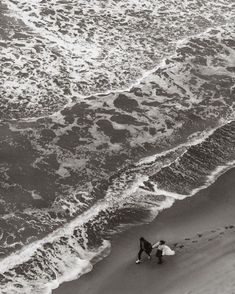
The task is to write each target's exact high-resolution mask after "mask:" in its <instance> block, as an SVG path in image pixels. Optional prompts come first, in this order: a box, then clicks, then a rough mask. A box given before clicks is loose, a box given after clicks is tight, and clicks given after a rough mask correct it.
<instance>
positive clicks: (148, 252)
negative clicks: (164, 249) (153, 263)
mask: <svg viewBox="0 0 235 294" xmlns="http://www.w3.org/2000/svg"><path fill="white" fill-rule="evenodd" d="M145 253H146V254H147V255H148V259H151V251H149V250H148V251H145Z"/></svg>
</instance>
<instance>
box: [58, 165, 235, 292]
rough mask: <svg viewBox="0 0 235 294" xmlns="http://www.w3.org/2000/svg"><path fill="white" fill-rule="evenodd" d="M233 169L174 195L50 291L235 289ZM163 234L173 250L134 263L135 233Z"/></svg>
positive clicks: (151, 237) (151, 238) (150, 237)
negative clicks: (192, 191) (84, 270)
mask: <svg viewBox="0 0 235 294" xmlns="http://www.w3.org/2000/svg"><path fill="white" fill-rule="evenodd" d="M234 177H235V169H231V170H229V171H227V172H226V173H225V174H223V175H222V176H220V177H219V178H218V179H217V180H216V182H215V183H214V184H212V185H211V186H210V187H208V188H206V189H204V190H201V191H200V192H198V193H197V194H196V195H195V196H193V197H191V198H187V199H185V200H178V201H176V202H175V204H174V205H173V206H172V207H171V208H169V209H166V210H164V211H162V212H161V213H160V214H159V215H158V216H157V218H156V219H155V220H154V221H153V222H152V223H150V224H145V225H141V226H138V227H134V228H131V229H129V230H128V231H126V232H123V233H121V234H119V235H115V236H114V237H113V240H112V249H111V253H110V255H109V256H108V257H106V258H105V259H103V260H102V261H100V262H98V263H97V264H95V266H94V268H93V270H92V271H91V272H89V273H88V274H85V275H84V276H82V277H81V278H80V279H78V280H74V281H71V282H67V283H64V284H62V285H61V286H60V287H59V288H58V289H56V290H54V291H53V294H65V293H66V294H75V293H76V294H77V293H82V294H101V293H102V294H109V293H112V294H119V293H123V294H132V293H133V294H134V293H135V294H142V293H148V294H153V293H166V294H171V293H172V294H173V293H174V294H178V293H181V294H182V293H190V294H194V293H207V294H208V293H219V294H222V293H223V294H232V293H234V291H235V281H234V269H235V258H234V257H235V245H234V244H235V227H234V225H235V215H234V206H235V197H234V191H235V181H234ZM140 236H144V237H145V238H146V239H147V240H149V241H151V242H155V241H158V240H159V239H164V240H166V241H167V243H168V244H169V246H170V247H171V248H173V249H174V250H175V251H176V255H175V256H168V257H165V258H164V261H165V262H164V263H163V264H162V265H159V264H157V260H156V258H155V256H154V254H153V256H152V260H151V261H149V260H147V258H146V257H144V256H143V262H142V263H141V264H139V265H136V264H135V260H136V255H137V252H138V245H139V242H138V241H139V240H138V239H139V237H140Z"/></svg>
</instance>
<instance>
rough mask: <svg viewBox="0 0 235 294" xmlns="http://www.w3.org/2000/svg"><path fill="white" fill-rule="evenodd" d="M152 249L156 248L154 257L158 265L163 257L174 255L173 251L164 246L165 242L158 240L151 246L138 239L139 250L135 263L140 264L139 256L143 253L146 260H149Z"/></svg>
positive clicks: (142, 239)
mask: <svg viewBox="0 0 235 294" xmlns="http://www.w3.org/2000/svg"><path fill="white" fill-rule="evenodd" d="M154 248H157V251H156V257H157V258H158V263H159V264H162V263H163V261H162V257H163V255H174V254H175V251H174V250H171V248H170V247H169V246H167V245H166V242H165V241H164V240H160V241H159V242H157V243H155V244H153V245H152V244H151V243H150V242H148V241H147V240H145V239H144V238H143V237H141V238H140V250H139V252H138V259H137V260H136V263H137V264H138V263H140V262H141V255H142V253H143V252H145V253H146V254H147V255H148V258H149V259H151V252H152V250H153V249H154Z"/></svg>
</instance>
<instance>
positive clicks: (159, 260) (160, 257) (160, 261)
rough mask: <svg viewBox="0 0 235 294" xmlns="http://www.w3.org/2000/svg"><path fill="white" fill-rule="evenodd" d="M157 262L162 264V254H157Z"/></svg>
mask: <svg viewBox="0 0 235 294" xmlns="http://www.w3.org/2000/svg"><path fill="white" fill-rule="evenodd" d="M158 263H159V264H162V256H158Z"/></svg>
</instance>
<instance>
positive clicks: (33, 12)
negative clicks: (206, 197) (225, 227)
mask: <svg viewBox="0 0 235 294" xmlns="http://www.w3.org/2000/svg"><path fill="white" fill-rule="evenodd" d="M234 20H235V6H234V3H233V1H232V0H231V1H230V0H220V1H206V3H205V1H198V0H197V1H196V0H195V1H194V0H187V1H186V0H185V1H173V0H171V1H170V0H168V1H160V0H158V1H153V0H151V1H150V0H142V1H136V0H135V1H132V0H128V1H122V0H120V1H117V0H113V1H108V0H106V1H95V0H94V1H83V0H72V1H69V0H68V1H66V0H50V1H44V0H38V1H28V0H25V1H18V0H4V1H2V2H1V4H0V60H1V63H0V77H1V78H0V95H1V101H0V117H1V120H0V137H1V141H0V158H1V161H0V169H1V174H0V177H1V181H0V214H1V218H0V293H2V294H18V293H19V294H21V293H22V294H27V293H38V294H46V293H51V290H52V289H53V288H56V287H58V286H59V284H61V283H62V282H64V281H67V280H71V279H75V278H78V277H79V276H81V275H83V274H84V273H86V272H88V271H90V270H92V265H93V264H94V263H96V262H97V261H98V260H100V259H101V258H104V257H105V256H106V255H107V254H109V252H110V250H111V240H112V235H113V234H115V233H118V232H120V231H121V230H124V229H125V228H127V227H129V226H133V225H136V224H140V223H144V222H150V221H151V220H153V219H154V218H155V217H156V216H157V214H158V213H159V211H161V210H162V209H167V208H169V207H170V206H171V205H172V204H173V203H174V201H175V200H180V199H184V198H185V197H191V196H193V195H195V194H196V193H197V191H199V190H201V189H204V188H205V187H207V186H209V185H210V184H212V183H213V182H214V181H215V180H216V179H217V177H219V176H220V175H221V174H222V173H224V172H225V171H226V170H228V169H230V168H232V167H233V166H234V165H235V117H234V114H235V104H234V102H235V99H234V98H235V23H234Z"/></svg>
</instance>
